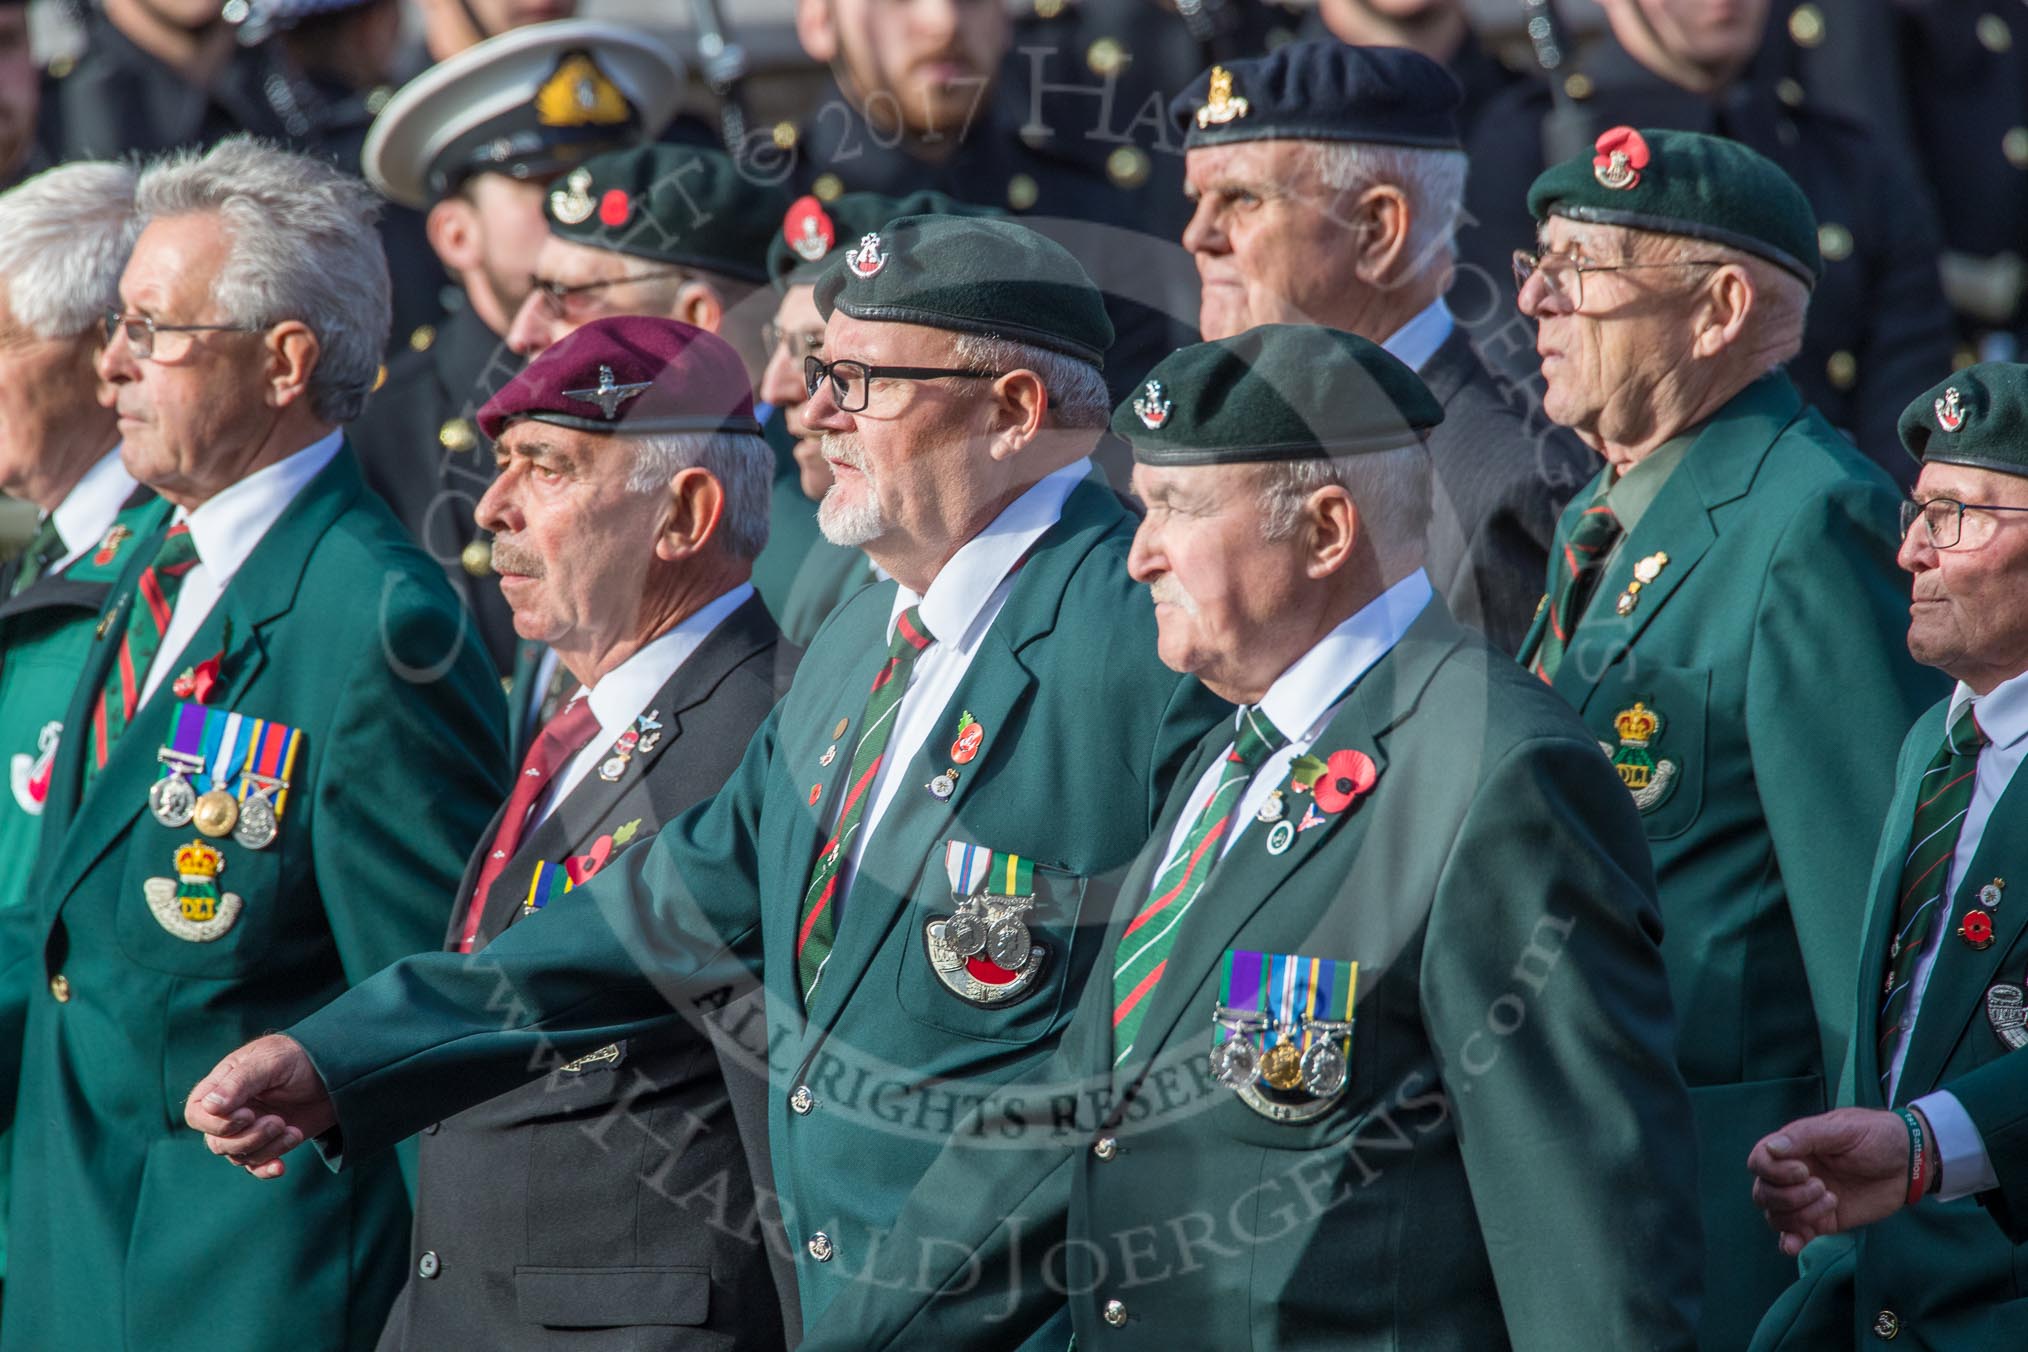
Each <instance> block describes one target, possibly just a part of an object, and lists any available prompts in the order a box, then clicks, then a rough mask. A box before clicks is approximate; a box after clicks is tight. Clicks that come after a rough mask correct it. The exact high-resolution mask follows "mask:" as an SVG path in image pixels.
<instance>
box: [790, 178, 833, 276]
mask: <svg viewBox="0 0 2028 1352" xmlns="http://www.w3.org/2000/svg"><path fill="white" fill-rule="evenodd" d="M782 238H783V239H784V240H786V241H787V242H788V245H789V250H790V252H792V253H794V254H795V255H796V257H798V258H800V259H802V260H803V261H804V262H805V263H814V262H816V261H817V260H818V259H820V258H822V257H823V256H824V255H825V254H827V253H829V252H831V249H832V248H833V246H835V245H836V244H837V243H838V226H837V224H836V223H835V222H834V221H832V219H831V214H830V213H829V212H827V211H825V210H824V204H823V203H822V202H820V201H818V200H817V199H816V198H815V197H813V196H810V195H809V194H807V193H806V194H804V195H803V196H801V197H798V198H797V199H796V200H795V201H794V202H793V203H791V204H790V206H789V212H788V215H786V216H784V217H782Z"/></svg>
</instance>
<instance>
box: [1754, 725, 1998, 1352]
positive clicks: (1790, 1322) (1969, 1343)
mask: <svg viewBox="0 0 2028 1352" xmlns="http://www.w3.org/2000/svg"><path fill="white" fill-rule="evenodd" d="M1949 705H1950V702H1949V701H1948V700H1945V701H1944V702H1943V703H1940V704H1938V705H1937V706H1936V707H1935V708H1933V709H1931V710H1930V711H1929V712H1928V713H1926V714H1924V715H1923V716H1922V718H1921V719H1920V720H1919V721H1918V722H1917V723H1916V725H1915V727H1914V728H1912V729H1911V730H1910V731H1909V734H1908V740H1907V741H1906V742H1904V743H1903V745H1902V748H1901V763H1900V766H1899V767H1898V769H1897V770H1896V772H1895V779H1894V785H1895V788H1894V801H1893V803H1892V804H1891V805H1890V806H1889V807H1888V810H1887V818H1886V825H1885V828H1884V829H1883V830H1882V832H1881V835H1880V849H1879V852H1878V854H1877V856H1876V857H1875V859H1874V863H1873V888H1872V892H1871V894H1870V896H1871V907H1870V909H1869V910H1868V912H1867V922H1866V928H1865V930H1864V937H1865V947H1864V948H1863V950H1862V952H1861V958H1860V965H1859V973H1858V979H1857V981H1856V982H1855V983H1854V985H1855V987H1856V989H1857V991H1858V1000H1857V1002H1856V1006H1855V1008H1856V1011H1857V1022H1856V1023H1855V1025H1854V1027H1855V1029H1856V1035H1855V1036H1854V1037H1853V1039H1852V1051H1851V1053H1850V1055H1848V1056H1847V1057H1846V1059H1845V1075H1844V1078H1843V1081H1842V1083H1841V1084H1840V1086H1839V1094H1838V1101H1839V1103H1840V1104H1841V1105H1856V1106H1858V1107H1861V1108H1884V1107H1887V1106H1889V1105H1888V1104H1887V1103H1886V1102H1885V1100H1884V1099H1883V1098H1882V1096H1881V1090H1880V1076H1881V1073H1882V1067H1881V1066H1880V1058H1879V1049H1878V1047H1877V1046H1876V1042H1877V1040H1878V1034H1877V1032H1876V1031H1875V1030H1876V1029H1877V1027H1878V1022H1877V1020H1878V1014H1879V1009H1880V1000H1881V989H1880V988H1881V980H1882V977H1883V975H1884V974H1885V973H1886V971H1887V948H1888V944H1889V942H1890V941H1891V940H1892V938H1893V937H1894V931H1895V927H1896V923H1897V914H1896V913H1897V910H1898V905H1899V898H1898V897H1897V895H1896V893H1897V891H1898V889H1899V885H1900V881H1901V868H1902V861H1903V860H1905V859H1906V858H1907V857H1908V851H1909V847H1910V839H1909V837H1910V832H1911V830H1912V828H1913V825H1914V821H1915V804H1916V799H1917V796H1918V791H1919V788H1920V785H1921V781H1922V777H1923V774H1924V772H1925V770H1927V768H1928V766H1929V761H1930V758H1931V757H1932V756H1934V755H1935V754H1936V749H1937V747H1938V746H1939V745H1941V744H1942V742H1943V737H1944V727H1945V720H1946V719H1947V717H1948V716H1949ZM1994 879H2015V880H2020V879H2028V775H2021V774H2016V775H2015V776H2014V778H2013V781H2012V782H2010V783H2009V784H2008V785H2007V788H2006V791H2005V792H2003V793H2002V794H2001V795H2000V800H1999V802H1997V803H1995V804H1994V806H1993V815H1992V817H1991V818H1990V819H1989V820H1988V821H1987V823H1986V829H1985V832H1984V833H1983V834H1982V835H1981V836H1980V837H1979V849H1978V852H1977V853H1976V854H1975V855H1974V856H1973V857H1972V861H1971V864H1970V866H1969V867H1967V868H1966V869H1965V871H1964V878H1963V880H1962V881H1961V882H1960V883H1959V885H1958V891H1957V894H1956V895H1955V896H1954V897H1953V898H1952V899H1951V909H1950V912H1949V914H1948V916H1947V917H1946V919H1945V922H1944V931H1943V937H1942V943H1943V948H1942V949H1941V950H1940V951H1939V953H1938V955H1937V960H1936V965H1935V967H1933V968H1932V969H1931V972H1930V978H1929V984H1928V985H1927V986H1926V987H1925V988H1924V990H1923V995H1922V1003H1921V1004H1920V1006H1919V1007H1918V1008H1917V1011H1916V1021H1915V1027H1914V1028H1913V1029H1912V1030H1910V1041H1909V1044H1908V1055H1907V1057H1906V1058H1905V1059H1904V1060H1903V1062H1902V1073H1901V1080H1900V1083H1899V1084H1897V1085H1896V1087H1895V1088H1896V1093H1895V1104H1897V1105H1899V1104H1905V1103H1908V1102H1909V1101H1910V1100H1912V1099H1918V1098H1921V1097H1922V1096H1923V1095H1924V1094H1928V1093H1932V1092H1934V1091H1935V1090H1938V1089H1948V1090H1950V1091H1951V1092H1952V1093H1953V1094H1955V1095H1956V1096H1957V1098H1958V1100H1959V1102H1960V1103H1962V1104H1963V1105H1964V1107H1965V1111H1966V1112H1967V1113H1968V1114H1969V1115H1970V1117H1971V1119H1972V1124H1973V1125H1974V1126H1975V1127H1977V1128H1978V1129H1979V1133H1980V1136H1981V1138H1982V1139H1983V1140H1984V1142H1985V1143H1986V1146H1987V1151H1988V1154H1989V1156H1990V1157H1991V1158H1992V1160H1993V1163H1994V1174H1995V1176H1996V1177H1997V1178H1998V1179H1999V1181H2000V1186H1999V1187H1998V1188H1996V1189H1994V1190H1992V1191H1991V1192H1987V1193H1984V1194H1982V1195H1979V1196H1977V1197H1965V1198H1960V1199H1958V1200H1957V1201H1953V1202H1936V1201H1926V1202H1923V1203H1921V1204H1919V1205H1917V1206H1915V1207H1913V1208H1909V1209H1906V1210H1903V1211H1900V1212H1897V1213H1896V1214H1894V1215H1893V1216H1890V1217H1888V1218H1887V1219H1886V1220H1884V1221H1881V1222H1880V1223H1878V1224H1876V1225H1870V1226H1867V1227H1866V1228H1865V1229H1863V1230H1860V1231H1858V1232H1856V1233H1854V1234H1850V1235H1839V1236H1834V1237H1832V1238H1830V1239H1824V1240H1819V1241H1817V1242H1816V1243H1814V1244H1812V1245H1810V1246H1809V1247H1808V1248H1807V1249H1805V1250H1804V1251H1803V1275H1802V1279H1801V1280H1800V1281H1798V1282H1797V1283H1796V1284H1795V1285H1794V1286H1792V1287H1791V1288H1790V1289H1789V1291H1788V1292H1786V1293H1785V1294H1784V1295H1783V1297H1782V1299H1781V1300H1780V1301H1779V1302H1777V1303H1776V1305H1775V1307H1774V1308H1773V1309H1772V1310H1770V1311H1769V1312H1768V1315H1767V1317H1766V1318H1765V1319H1764V1320H1762V1321H1761V1327H1760V1333H1759V1336H1758V1337H1757V1338H1756V1339H1755V1341H1754V1347H1755V1348H1756V1349H1767V1350H1768V1352H1772V1350H1773V1349H1782V1352H1803V1350H1804V1349H1819V1348H1822V1349H1830V1348H1852V1347H1867V1346H1878V1345H1879V1341H1880V1340H1879V1334H1878V1332H1877V1330H1878V1329H1879V1328H1881V1327H1891V1328H1893V1329H1895V1330H1897V1332H1896V1334H1895V1346H1896V1347H1897V1348H1901V1347H1914V1348H1916V1349H1920V1352H1987V1350H1988V1349H1997V1348H2003V1347H2017V1346H2020V1345H2021V1343H2022V1341H2023V1339H2024V1338H2028V1233H2023V1231H2022V1229H2021V1227H2020V1226H2019V1224H2018V1223H2017V1218H2019V1217H2024V1216H2028V1194H2024V1191H2023V1189H2024V1187H2028V1134H2024V1131H2023V1126H2022V1124H2023V1122H2024V1119H2028V1056H2023V1055H2019V1054H2016V1053H2010V1051H2009V1049H2008V1047H2007V1044H2006V1043H2004V1042H2002V1041H2001V1039H2000V1037H1999V1035H1998V1033H1997V1032H1996V1030H1995V1029H1994V1026H1993V1024H1992V1022H1991V1020H1990V1019H1989V1018H1988V1017H1987V1014H1986V992H1987V990H1988V989H1989V988H1991V987H1992V986H1994V985H1997V984H2002V983H2007V984H2012V985H2014V986H2021V985H2023V984H2024V982H2028V906H2022V905H2018V904H2014V903H2015V901H2016V899H2015V898H2013V897H2010V896H2007V895H2006V889H2004V888H2003V890H2002V894H2001V895H2002V897H2003V898H2004V899H2003V900H2002V902H2001V904H2000V905H1998V906H1996V907H1994V908H1993V909H1992V912H1991V916H1992V920H1993V943H1992V946H1991V947H1990V948H1986V949H1983V950H1980V949H1974V948H1972V947H1971V946H1970V945H1968V944H1966V943H1964V942H1963V941H1962V940H1960V939H1959V938H1958V937H1957V934H1956V932H1955V931H1956V928H1957V922H1958V918H1959V917H1961V916H1963V915H1964V914H1965V913H1966V912H1967V911H1973V910H1979V909H1982V908H1981V907H1980V906H1979V904H1978V902H1977V900H1976V898H1977V895H1978V891H1979V889H1980V888H1981V887H1982V886H1984V885H1985V884H1987V883H1989V882H1992V881H1993V880H1994ZM1982 1206H1983V1207H1984V1208H1986V1210H1985V1211H1982V1210H1981V1208H1982ZM1987 1211H1990V1212H1991V1213H1992V1214H1991V1215H1990V1216H1989V1215H1988V1214H1986V1212H1987ZM1995 1220H1998V1221H1999V1224H1997V1225H1996V1224H1995V1223H1994V1221H1995Z"/></svg>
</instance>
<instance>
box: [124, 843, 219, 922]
mask: <svg viewBox="0 0 2028 1352" xmlns="http://www.w3.org/2000/svg"><path fill="white" fill-rule="evenodd" d="M175 860H176V876H175V877H174V878H173V879H172V878H150V879H148V880H147V881H146V882H144V883H142V884H141V895H142V896H144V897H146V898H147V901H148V910H149V913H150V914H152V915H153V916H154V917H155V922H156V923H157V924H159V925H160V926H161V927H162V928H163V929H165V930H168V931H169V932H170V933H171V934H173V935H175V936H176V937H177V938H179V939H183V940H186V941H187V942H190V943H193V944H208V943H211V942H212V941H213V940H215V939H218V938H220V937H221V936H223V935H224V934H225V933H226V932H227V931H228V930H230V929H231V928H232V927H233V925H234V924H235V923H237V922H238V920H239V915H240V911H241V909H242V906H243V903H242V901H241V900H240V898H239V896H238V895H237V894H235V893H232V892H221V891H219V890H218V875H219V874H221V873H223V872H224V871H225V856H224V855H223V854H222V853H220V852H219V850H218V847H217V846H215V845H212V844H209V843H207V842H205V841H202V840H193V841H191V842H190V843H189V844H188V845H184V846H181V847H180V848H178V849H177V851H176V854H175Z"/></svg>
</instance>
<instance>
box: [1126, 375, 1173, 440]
mask: <svg viewBox="0 0 2028 1352" xmlns="http://www.w3.org/2000/svg"><path fill="white" fill-rule="evenodd" d="M1175 407H1176V406H1175V404H1174V403H1172V402H1171V401H1170V400H1169V398H1168V391H1166V390H1164V389H1163V388H1162V382H1161V381H1159V380H1151V381H1149V382H1148V383H1147V384H1146V385H1145V386H1143V387H1142V390H1141V393H1139V394H1137V395H1135V396H1134V416H1135V417H1137V418H1139V419H1140V420H1141V426H1143V427H1145V428H1147V429H1148V430H1149V431H1150V432H1157V431H1160V430H1161V429H1162V427H1163V426H1164V425H1165V424H1166V423H1167V422H1168V421H1169V415H1170V414H1171V413H1172V412H1174V411H1175Z"/></svg>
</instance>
